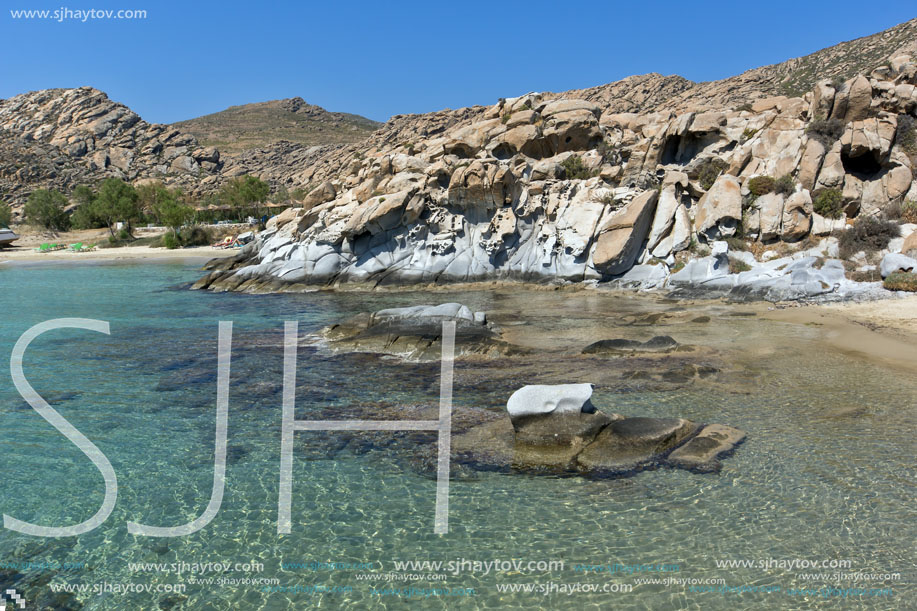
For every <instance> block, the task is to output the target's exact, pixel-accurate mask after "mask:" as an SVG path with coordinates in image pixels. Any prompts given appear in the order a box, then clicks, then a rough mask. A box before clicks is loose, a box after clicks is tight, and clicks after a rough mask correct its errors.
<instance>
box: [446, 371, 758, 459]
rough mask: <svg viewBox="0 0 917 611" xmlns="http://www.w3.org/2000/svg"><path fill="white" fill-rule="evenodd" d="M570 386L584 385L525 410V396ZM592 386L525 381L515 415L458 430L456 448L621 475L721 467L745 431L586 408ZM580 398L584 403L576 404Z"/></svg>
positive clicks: (466, 453)
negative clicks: (558, 402)
mask: <svg viewBox="0 0 917 611" xmlns="http://www.w3.org/2000/svg"><path fill="white" fill-rule="evenodd" d="M570 387H581V388H576V389H575V390H576V391H577V394H574V396H575V400H568V402H567V403H566V405H565V408H564V409H556V408H555V409H550V410H547V411H545V410H543V409H540V410H539V409H531V408H527V409H524V410H520V407H519V404H520V399H519V397H532V398H535V399H537V398H541V397H550V399H548V400H547V401H545V403H552V399H553V398H554V397H565V396H570V395H571V389H570ZM587 391H588V395H586V396H585V399H584V398H583V394H585V393H586V392H587ZM591 394H592V385H590V384H576V385H558V386H554V387H550V386H538V387H532V386H527V387H524V388H522V389H520V390H518V391H516V393H514V394H513V397H511V398H510V401H509V402H508V403H507V412H508V414H509V418H500V419H497V420H494V421H492V422H487V423H484V424H481V425H479V426H475V427H472V428H471V429H469V430H468V431H466V432H465V433H463V434H461V435H458V436H456V438H455V439H454V440H453V444H452V445H453V449H454V451H455V452H456V456H457V457H458V458H459V460H461V461H463V462H466V463H468V464H471V465H476V466H477V468H485V469H499V470H513V469H521V470H530V469H534V470H538V471H542V470H549V471H554V472H578V473H589V474H595V475H602V476H621V475H627V474H630V473H633V472H636V471H639V470H643V469H647V468H654V467H657V466H673V467H682V468H688V469H695V470H698V471H715V470H717V469H718V468H719V463H718V462H717V457H718V456H720V455H722V454H725V453H728V452H729V451H731V450H733V449H734V448H735V446H736V445H737V444H738V443H740V442H741V441H742V440H743V439H744V438H745V433H743V432H742V431H739V430H738V429H734V428H732V427H727V426H722V425H706V426H703V427H701V426H700V425H697V424H695V423H694V422H691V421H690V420H685V419H682V418H644V417H636V418H627V417H624V416H621V415H618V414H606V413H604V412H601V411H590V412H586V411H585V410H584V409H583V408H585V409H589V410H595V408H594V406H592V403H591V402H590V401H589V395H591ZM536 403H537V401H536ZM577 404H581V405H582V406H583V407H582V408H581V409H579V410H577V409H576V405H577ZM698 430H701V434H702V435H703V437H702V439H700V440H699V441H696V442H694V441H693V438H692V437H691V436H692V435H694V434H695V433H696V432H697V431H698ZM686 440H689V441H688V443H685V441H686ZM673 450H674V451H673ZM679 450H680V452H679V453H678V454H676V452H678V451H679ZM672 456H674V457H676V459H675V460H672V459H671V457H672Z"/></svg>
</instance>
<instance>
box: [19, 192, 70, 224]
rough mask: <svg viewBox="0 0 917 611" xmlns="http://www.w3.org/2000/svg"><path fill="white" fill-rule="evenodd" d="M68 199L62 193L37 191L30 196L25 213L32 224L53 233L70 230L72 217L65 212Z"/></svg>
mask: <svg viewBox="0 0 917 611" xmlns="http://www.w3.org/2000/svg"><path fill="white" fill-rule="evenodd" d="M66 207H67V198H66V197H64V194H63V193H61V192H60V191H55V190H53V189H52V190H50V191H49V190H48V189H36V190H35V191H32V194H31V195H29V199H28V201H27V202H26V204H25V208H24V209H23V212H24V213H25V218H26V219H27V220H28V221H29V222H30V223H32V224H34V225H38V226H39V227H44V228H45V229H50V230H52V231H67V230H68V229H70V217H69V216H67V213H66V212H64V208H66Z"/></svg>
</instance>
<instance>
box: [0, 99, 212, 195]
mask: <svg viewBox="0 0 917 611" xmlns="http://www.w3.org/2000/svg"><path fill="white" fill-rule="evenodd" d="M26 159H28V160H30V161H29V162H28V163H27V164H25V165H24V164H23V162H24V161H26ZM222 167H223V164H222V162H221V159H220V154H219V152H218V151H216V149H213V148H208V147H202V146H200V145H199V144H198V142H197V140H195V138H194V137H193V136H191V135H189V134H185V133H182V132H181V131H179V130H177V129H175V128H173V127H170V126H168V125H156V124H150V123H147V122H146V121H143V120H142V119H141V118H140V117H139V116H138V115H137V114H136V113H135V112H133V111H132V110H130V109H129V108H127V107H126V106H124V105H123V104H118V103H117V102H113V101H111V100H109V99H108V96H106V95H105V94H104V93H103V92H101V91H98V90H97V89H93V88H92V87H80V88H78V89H46V90H43V91H35V92H32V93H26V94H22V95H17V96H14V97H12V98H9V99H7V100H0V188H2V190H3V191H4V192H5V194H4V198H5V199H8V200H9V201H10V202H11V203H13V204H19V203H21V202H22V201H23V200H24V199H25V197H26V196H27V195H28V194H29V193H30V192H31V191H32V190H34V189H35V188H38V187H44V188H48V187H54V188H58V189H63V190H64V191H65V192H67V193H69V192H70V190H71V189H72V188H73V187H75V186H76V185H78V184H87V183H92V182H95V181H97V180H100V179H102V178H105V177H109V176H114V177H118V178H122V179H124V180H127V181H133V180H136V179H140V178H159V179H162V180H163V181H165V182H166V183H168V184H170V185H176V186H181V187H183V188H184V189H185V190H186V191H187V192H189V193H192V194H194V193H200V192H202V190H206V187H207V185H208V184H218V183H217V178H216V177H217V176H218V175H219V174H220V170H221V169H222ZM208 179H212V180H211V181H210V182H208Z"/></svg>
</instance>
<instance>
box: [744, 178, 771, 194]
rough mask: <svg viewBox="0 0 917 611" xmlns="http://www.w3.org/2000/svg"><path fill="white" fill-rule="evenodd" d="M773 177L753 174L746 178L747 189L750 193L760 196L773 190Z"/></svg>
mask: <svg viewBox="0 0 917 611" xmlns="http://www.w3.org/2000/svg"><path fill="white" fill-rule="evenodd" d="M774 183H775V181H774V179H773V178H771V177H770V176H755V177H753V178H750V179H749V180H748V190H749V191H751V193H752V195H755V196H761V195H764V194H766V193H770V192H771V191H773V190H774Z"/></svg>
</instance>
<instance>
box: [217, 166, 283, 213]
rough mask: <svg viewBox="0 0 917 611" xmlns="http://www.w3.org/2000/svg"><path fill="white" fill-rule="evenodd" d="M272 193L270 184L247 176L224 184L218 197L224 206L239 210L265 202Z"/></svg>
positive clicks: (238, 177)
mask: <svg viewBox="0 0 917 611" xmlns="http://www.w3.org/2000/svg"><path fill="white" fill-rule="evenodd" d="M270 192H271V186H270V185H269V184H267V183H266V182H264V181H263V180H261V179H260V178H256V177H254V176H249V175H248V174H246V175H244V176H237V177H236V178H232V179H230V180H229V181H228V182H226V183H224V184H223V186H222V188H221V189H220V192H219V193H218V194H217V197H218V199H219V201H220V203H221V204H222V205H224V206H230V207H232V208H237V209H238V208H244V207H246V206H251V205H252V204H255V203H260V202H263V201H265V200H266V199H267V196H268V195H269V194H270Z"/></svg>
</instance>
